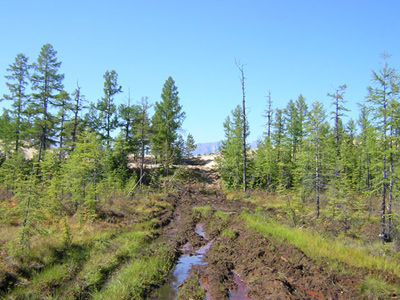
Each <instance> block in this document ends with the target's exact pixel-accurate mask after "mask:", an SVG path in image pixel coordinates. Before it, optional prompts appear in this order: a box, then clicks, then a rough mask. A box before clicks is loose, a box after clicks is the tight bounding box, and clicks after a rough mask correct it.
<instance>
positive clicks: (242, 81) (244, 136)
mask: <svg viewBox="0 0 400 300" xmlns="http://www.w3.org/2000/svg"><path fill="white" fill-rule="evenodd" d="M236 66H237V68H238V69H239V72H240V84H241V88H242V157H243V190H244V191H246V189H247V140H246V139H247V120H246V89H245V79H246V77H244V65H241V64H240V62H239V61H237V62H236Z"/></svg>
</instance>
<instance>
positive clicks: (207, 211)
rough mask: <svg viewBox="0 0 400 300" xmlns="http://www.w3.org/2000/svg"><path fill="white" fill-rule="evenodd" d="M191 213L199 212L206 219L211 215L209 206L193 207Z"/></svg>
mask: <svg viewBox="0 0 400 300" xmlns="http://www.w3.org/2000/svg"><path fill="white" fill-rule="evenodd" d="M193 211H194V212H199V213H200V214H201V216H202V217H203V218H207V217H209V216H210V214H211V206H210V205H205V206H196V207H193Z"/></svg>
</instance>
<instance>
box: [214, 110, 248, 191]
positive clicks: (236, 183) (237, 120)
mask: <svg viewBox="0 0 400 300" xmlns="http://www.w3.org/2000/svg"><path fill="white" fill-rule="evenodd" d="M231 115H232V118H231V117H230V116H228V117H227V118H226V119H225V122H224V124H223V126H224V131H225V140H223V141H222V144H221V147H220V157H219V158H218V159H217V162H218V169H219V173H220V176H221V179H222V180H223V181H224V183H225V184H226V186H227V187H228V188H233V189H239V188H242V189H243V161H244V160H243V152H242V146H243V144H242V142H243V137H242V134H243V123H242V107H241V106H240V105H238V106H236V108H235V109H234V110H233V111H232V113H231ZM246 128H247V132H246V136H248V135H249V131H248V128H249V126H248V125H247V126H246ZM247 150H248V149H246V151H247Z"/></svg>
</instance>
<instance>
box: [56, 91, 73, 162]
mask: <svg viewBox="0 0 400 300" xmlns="http://www.w3.org/2000/svg"><path fill="white" fill-rule="evenodd" d="M54 106H55V107H56V108H58V112H57V119H58V120H57V129H58V139H59V142H58V147H59V158H60V161H62V160H63V159H64V152H65V149H64V148H65V139H66V132H65V126H66V123H67V122H68V121H69V119H68V118H69V114H70V112H71V109H72V105H71V98H70V97H69V94H68V93H67V92H66V91H64V90H62V91H60V93H59V94H58V95H57V97H56V99H55V103H54Z"/></svg>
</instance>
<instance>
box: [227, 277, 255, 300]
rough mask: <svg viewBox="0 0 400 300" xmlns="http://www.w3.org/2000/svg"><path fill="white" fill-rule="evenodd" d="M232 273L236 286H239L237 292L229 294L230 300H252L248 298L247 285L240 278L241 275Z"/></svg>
mask: <svg viewBox="0 0 400 300" xmlns="http://www.w3.org/2000/svg"><path fill="white" fill-rule="evenodd" d="M232 273H233V278H234V282H235V285H236V286H237V289H236V290H235V291H230V292H229V299H230V300H244V299H250V298H249V297H248V296H247V287H246V283H245V282H244V281H243V280H242V279H241V278H240V276H239V274H237V273H236V272H232ZM250 300H251V299H250Z"/></svg>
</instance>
